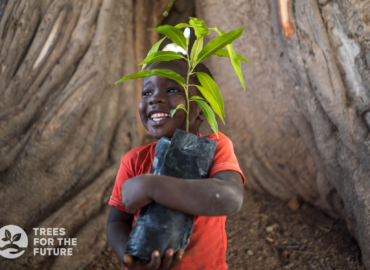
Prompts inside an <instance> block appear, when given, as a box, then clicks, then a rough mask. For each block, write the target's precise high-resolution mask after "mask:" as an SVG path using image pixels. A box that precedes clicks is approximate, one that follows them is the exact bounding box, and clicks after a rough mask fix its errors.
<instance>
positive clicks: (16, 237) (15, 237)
mask: <svg viewBox="0 0 370 270" xmlns="http://www.w3.org/2000/svg"><path fill="white" fill-rule="evenodd" d="M19 239H21V234H20V233H17V234H16V235H14V236H13V241H12V242H15V241H18V240H19Z"/></svg>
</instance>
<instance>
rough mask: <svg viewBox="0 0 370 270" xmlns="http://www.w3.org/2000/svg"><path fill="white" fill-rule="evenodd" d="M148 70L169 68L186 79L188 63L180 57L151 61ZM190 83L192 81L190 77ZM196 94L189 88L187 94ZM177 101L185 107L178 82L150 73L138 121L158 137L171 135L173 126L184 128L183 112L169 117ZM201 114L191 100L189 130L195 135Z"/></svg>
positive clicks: (142, 94)
mask: <svg viewBox="0 0 370 270" xmlns="http://www.w3.org/2000/svg"><path fill="white" fill-rule="evenodd" d="M148 69H170V70H173V71H175V72H176V73H178V74H180V75H182V76H183V77H184V79H185V80H186V73H187V64H186V63H185V62H181V61H179V60H175V61H169V62H158V63H154V64H151V65H150V67H149V68H148ZM190 83H193V82H192V80H190ZM194 95H199V94H198V92H197V89H196V88H195V87H189V97H191V96H194ZM179 104H183V105H184V106H185V108H186V107H187V106H186V94H185V89H184V88H183V87H181V85H179V84H178V83H177V82H175V81H173V80H170V79H166V78H161V77H159V76H152V77H149V78H145V79H144V82H143V89H142V93H141V101H140V105H139V114H140V118H141V122H142V123H143V125H144V127H145V128H146V129H147V130H148V131H149V132H150V134H151V135H152V136H153V137H154V138H156V139H160V138H162V137H167V138H171V137H172V136H173V134H174V133H175V130H176V128H179V129H182V130H186V113H185V111H184V110H182V109H178V110H177V111H176V113H175V115H174V116H173V117H172V118H171V115H170V111H171V110H173V109H176V107H177V106H178V105H179ZM203 119H204V115H203V113H202V111H201V109H200V108H199V106H198V104H197V103H196V102H194V101H193V102H190V114H189V132H191V133H193V134H196V133H197V132H198V129H199V126H200V124H201V122H202V121H203Z"/></svg>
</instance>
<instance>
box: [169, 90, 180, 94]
mask: <svg viewBox="0 0 370 270" xmlns="http://www.w3.org/2000/svg"><path fill="white" fill-rule="evenodd" d="M178 91H179V90H177V89H169V90H168V93H176V92H178Z"/></svg>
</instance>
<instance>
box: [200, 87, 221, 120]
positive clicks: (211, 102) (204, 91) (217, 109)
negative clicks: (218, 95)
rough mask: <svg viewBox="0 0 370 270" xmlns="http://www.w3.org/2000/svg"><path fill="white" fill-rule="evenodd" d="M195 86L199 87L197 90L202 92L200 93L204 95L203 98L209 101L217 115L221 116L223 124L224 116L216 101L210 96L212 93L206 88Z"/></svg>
mask: <svg viewBox="0 0 370 270" xmlns="http://www.w3.org/2000/svg"><path fill="white" fill-rule="evenodd" d="M196 87H197V88H198V89H199V91H200V92H201V93H202V95H203V96H204V97H205V99H206V100H207V101H208V102H209V104H210V105H211V107H212V109H213V110H214V111H215V113H217V115H218V116H219V117H220V118H221V120H222V122H223V123H224V124H225V121H224V118H223V116H222V111H221V108H220V106H219V105H218V102H217V101H216V100H215V99H214V97H213V96H212V93H210V92H209V91H208V90H207V89H206V88H204V87H202V86H200V85H196Z"/></svg>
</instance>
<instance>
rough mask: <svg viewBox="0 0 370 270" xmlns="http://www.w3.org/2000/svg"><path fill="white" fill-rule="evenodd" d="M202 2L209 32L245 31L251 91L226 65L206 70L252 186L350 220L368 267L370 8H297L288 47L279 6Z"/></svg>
mask: <svg viewBox="0 0 370 270" xmlns="http://www.w3.org/2000/svg"><path fill="white" fill-rule="evenodd" d="M196 3H197V6H196V13H197V16H198V17H200V18H202V19H204V20H205V22H206V24H207V26H210V27H218V28H220V29H222V30H224V31H229V30H231V29H234V28H236V27H241V26H243V25H245V24H248V28H247V29H246V31H245V33H244V34H243V36H242V38H241V39H240V40H237V41H236V42H234V49H235V51H236V52H237V53H241V54H243V55H245V56H246V57H247V58H249V59H250V60H251V62H252V63H251V64H242V65H243V67H242V68H243V73H244V78H245V80H246V85H247V91H246V92H243V89H242V87H241V85H240V83H239V82H238V79H237V77H236V75H234V74H233V73H234V71H233V69H232V67H231V65H230V63H229V60H228V59H221V58H217V57H213V58H211V59H210V60H209V62H208V64H209V66H210V68H211V71H212V72H213V74H214V75H215V78H216V81H217V83H218V84H219V86H220V88H221V89H222V92H223V95H224V99H225V102H226V104H225V105H226V115H227V118H226V127H221V130H222V131H223V132H225V133H226V134H227V135H228V136H230V137H231V139H232V140H233V142H234V144H235V150H236V153H237V156H238V158H239V162H240V164H241V166H242V169H243V171H244V173H245V175H246V178H247V183H246V186H247V187H248V188H249V189H251V190H254V191H257V192H260V193H265V194H270V195H273V196H275V197H277V198H280V199H282V200H286V201H287V200H289V199H291V198H292V197H299V198H300V199H302V200H304V201H306V202H309V203H311V204H313V205H316V206H317V207H319V208H321V209H323V210H325V211H327V212H328V213H330V214H331V215H332V216H334V217H340V218H345V219H346V220H347V224H348V227H349V228H350V230H351V231H352V232H353V233H354V235H355V236H356V237H357V239H358V241H359V244H360V246H361V249H362V254H363V257H362V258H363V261H364V264H365V265H366V266H367V267H368V268H370V244H369V243H370V211H369V210H370V195H369V194H370V182H369V180H370V147H369V145H370V138H369V127H370V112H369V110H370V107H369V106H370V101H369V98H370V15H369V14H370V2H369V1H361V0H349V1H341V0H336V1H334V0H333V1H324V0H322V1H317V0H291V1H290V14H291V18H290V19H291V21H292V23H293V25H294V27H295V30H296V33H295V35H294V36H293V37H292V38H291V39H290V40H288V41H287V40H285V38H284V33H283V31H282V28H281V24H280V18H279V9H278V1H277V0H263V1H252V0H245V1H221V0H218V1H211V0H205V1H203V0H201V1H197V2H196Z"/></svg>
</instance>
